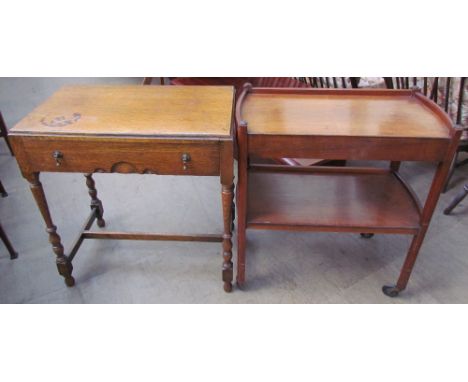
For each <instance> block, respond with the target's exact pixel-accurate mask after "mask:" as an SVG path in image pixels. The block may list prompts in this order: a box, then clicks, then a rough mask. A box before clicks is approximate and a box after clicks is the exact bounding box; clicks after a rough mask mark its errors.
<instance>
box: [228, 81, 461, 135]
mask: <svg viewBox="0 0 468 382" xmlns="http://www.w3.org/2000/svg"><path fill="white" fill-rule="evenodd" d="M237 119H238V122H239V121H240V120H244V121H246V122H247V123H248V130H249V134H253V135H256V134H265V135H315V136H349V137H381V138H384V137H399V138H435V139H448V138H450V137H451V136H452V135H453V130H454V129H453V128H452V123H451V121H450V119H449V118H448V116H447V115H446V114H445V113H444V112H443V111H442V110H441V109H440V108H439V107H438V106H437V105H436V104H435V103H434V102H432V101H430V100H429V99H428V98H426V97H424V96H423V95H421V94H420V93H419V92H417V91H415V90H385V89H372V90H368V89H291V88H290V89H267V88H252V89H250V91H249V92H248V93H247V94H246V95H245V97H241V100H240V102H239V105H238V110H237Z"/></svg>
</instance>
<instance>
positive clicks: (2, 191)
mask: <svg viewBox="0 0 468 382" xmlns="http://www.w3.org/2000/svg"><path fill="white" fill-rule="evenodd" d="M0 195H1V196H2V198H6V197H7V196H8V192H6V190H5V187H3V184H2V182H0Z"/></svg>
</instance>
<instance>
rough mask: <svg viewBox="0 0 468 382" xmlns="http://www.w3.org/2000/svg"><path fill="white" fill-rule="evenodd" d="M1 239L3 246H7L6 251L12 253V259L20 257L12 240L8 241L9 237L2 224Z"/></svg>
mask: <svg viewBox="0 0 468 382" xmlns="http://www.w3.org/2000/svg"><path fill="white" fill-rule="evenodd" d="M0 238H1V239H2V241H3V244H5V247H6V249H7V250H8V252H9V253H10V259H12V260H13V259H16V258H17V257H18V253H17V252H16V251H15V249H14V248H13V246H12V245H11V243H10V240H9V239H8V236H7V235H6V233H5V231H4V230H3V227H2V225H1V224H0Z"/></svg>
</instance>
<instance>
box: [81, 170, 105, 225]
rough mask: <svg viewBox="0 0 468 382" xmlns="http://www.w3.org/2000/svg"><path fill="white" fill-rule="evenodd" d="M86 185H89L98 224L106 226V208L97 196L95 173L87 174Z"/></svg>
mask: <svg viewBox="0 0 468 382" xmlns="http://www.w3.org/2000/svg"><path fill="white" fill-rule="evenodd" d="M85 177H86V185H87V186H88V193H89V196H90V197H91V209H95V210H96V219H97V225H98V226H99V227H104V226H105V225H106V222H105V221H104V218H103V216H104V208H103V207H102V202H101V201H100V200H99V199H98V197H97V190H96V185H95V183H94V179H93V174H85Z"/></svg>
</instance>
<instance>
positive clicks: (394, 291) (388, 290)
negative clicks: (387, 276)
mask: <svg viewBox="0 0 468 382" xmlns="http://www.w3.org/2000/svg"><path fill="white" fill-rule="evenodd" d="M382 292H383V293H384V294H385V295H386V296H388V297H397V296H398V294H399V293H400V290H399V289H398V288H397V287H396V286H390V285H384V286H383V287H382Z"/></svg>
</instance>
